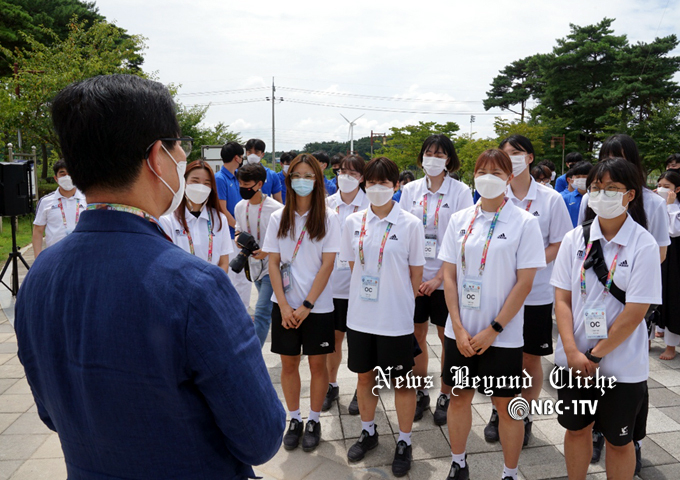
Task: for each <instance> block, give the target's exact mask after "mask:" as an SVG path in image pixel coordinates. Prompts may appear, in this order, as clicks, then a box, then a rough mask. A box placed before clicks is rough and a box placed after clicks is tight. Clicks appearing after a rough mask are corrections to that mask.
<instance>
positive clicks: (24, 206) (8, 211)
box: [0, 162, 33, 217]
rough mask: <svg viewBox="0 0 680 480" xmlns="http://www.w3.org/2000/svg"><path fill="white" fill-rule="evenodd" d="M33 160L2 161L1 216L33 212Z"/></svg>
mask: <svg viewBox="0 0 680 480" xmlns="http://www.w3.org/2000/svg"><path fill="white" fill-rule="evenodd" d="M32 163H33V162H12V163H0V216H3V217H12V216H19V215H26V214H28V213H32V212H33V181H32V176H31V164H32Z"/></svg>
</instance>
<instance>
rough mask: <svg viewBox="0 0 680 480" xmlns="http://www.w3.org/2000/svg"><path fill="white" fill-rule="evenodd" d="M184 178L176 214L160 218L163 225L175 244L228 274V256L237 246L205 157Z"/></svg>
mask: <svg viewBox="0 0 680 480" xmlns="http://www.w3.org/2000/svg"><path fill="white" fill-rule="evenodd" d="M184 178H185V179H186V187H185V190H184V198H182V203H180V204H179V206H178V207H177V209H176V210H175V211H174V212H173V213H170V214H168V215H164V216H162V217H161V218H160V222H161V226H162V227H163V230H165V233H167V234H168V236H169V237H170V238H171V239H172V243H174V244H175V245H177V246H179V247H180V248H181V249H182V250H184V251H186V252H189V253H191V254H192V255H196V256H197V257H200V258H202V259H203V260H205V261H207V262H208V263H212V264H213V265H217V266H218V267H220V268H221V269H222V270H224V271H225V273H227V272H228V271H229V255H231V254H232V253H233V251H234V249H233V246H232V245H233V244H232V241H231V235H230V234H229V224H228V223H227V217H226V215H225V214H224V213H222V209H221V207H220V203H219V198H218V197H217V188H216V186H215V175H214V174H213V171H212V168H211V167H210V165H208V164H207V163H206V162H204V161H203V160H196V161H194V162H191V163H190V164H188V165H187V169H186V172H185V173H184Z"/></svg>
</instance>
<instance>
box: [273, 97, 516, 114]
mask: <svg viewBox="0 0 680 480" xmlns="http://www.w3.org/2000/svg"><path fill="white" fill-rule="evenodd" d="M286 102H288V103H300V104H303V105H316V106H319V107H334V108H348V109H350V110H368V111H372V112H389V113H412V114H419V115H495V116H499V115H514V113H502V112H500V113H492V112H433V111H430V112H423V111H418V110H397V109H394V108H380V107H369V106H365V105H344V104H338V103H320V102H312V101H308V100H296V99H291V98H288V99H286Z"/></svg>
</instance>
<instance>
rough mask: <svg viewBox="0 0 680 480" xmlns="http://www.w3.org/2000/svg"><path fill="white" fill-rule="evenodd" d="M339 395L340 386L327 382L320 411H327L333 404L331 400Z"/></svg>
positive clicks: (334, 399)
mask: <svg viewBox="0 0 680 480" xmlns="http://www.w3.org/2000/svg"><path fill="white" fill-rule="evenodd" d="M339 396H340V387H334V386H333V385H331V384H330V383H329V384H328V391H327V392H326V398H324V399H323V406H322V407H321V411H322V412H327V411H328V410H330V409H331V407H332V406H333V402H334V401H336V400H337V399H338V397H339Z"/></svg>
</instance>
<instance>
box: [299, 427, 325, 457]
mask: <svg viewBox="0 0 680 480" xmlns="http://www.w3.org/2000/svg"><path fill="white" fill-rule="evenodd" d="M320 441H321V424H320V423H319V422H315V421H314V420H308V421H307V426H306V427H305V434H304V435H303V436H302V449H303V450H304V451H305V452H311V451H313V450H314V449H316V447H318V446H319V442H320Z"/></svg>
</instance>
